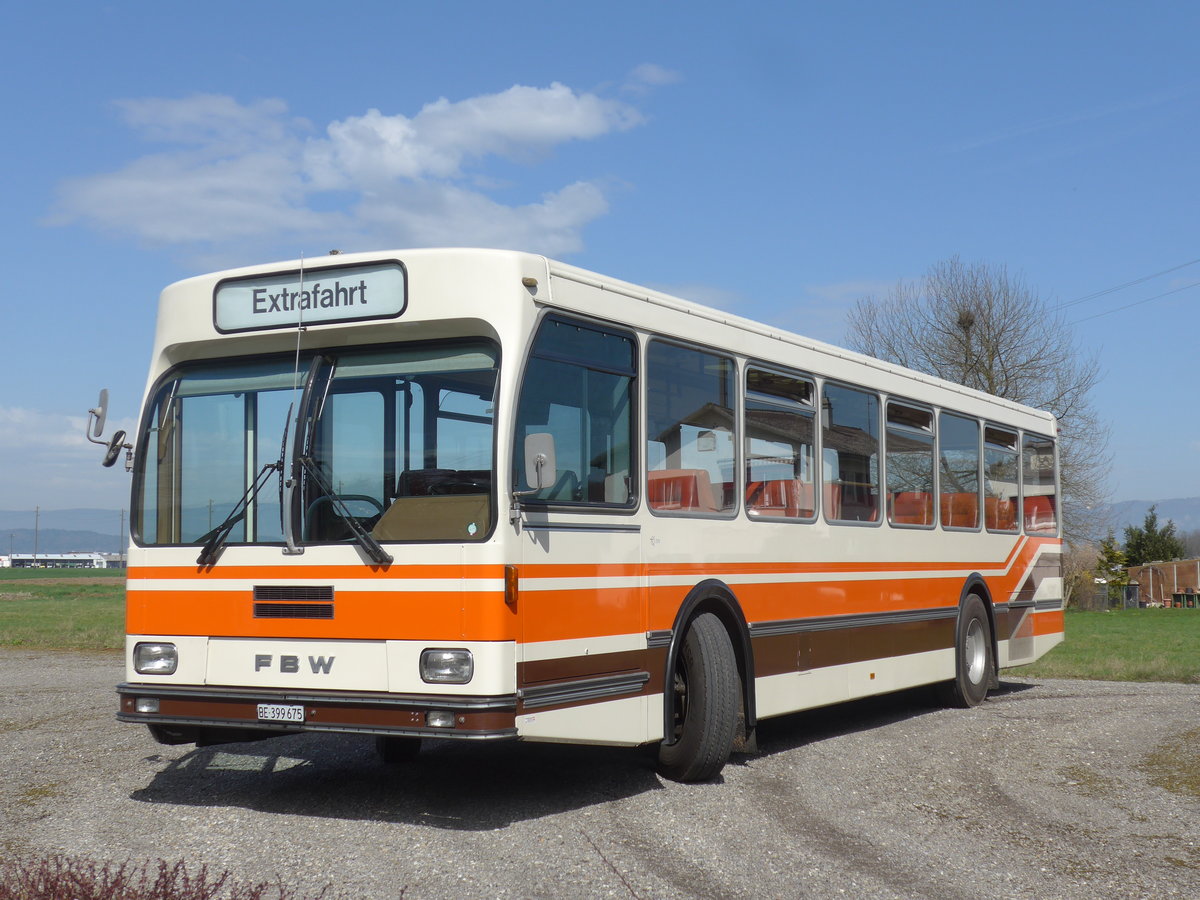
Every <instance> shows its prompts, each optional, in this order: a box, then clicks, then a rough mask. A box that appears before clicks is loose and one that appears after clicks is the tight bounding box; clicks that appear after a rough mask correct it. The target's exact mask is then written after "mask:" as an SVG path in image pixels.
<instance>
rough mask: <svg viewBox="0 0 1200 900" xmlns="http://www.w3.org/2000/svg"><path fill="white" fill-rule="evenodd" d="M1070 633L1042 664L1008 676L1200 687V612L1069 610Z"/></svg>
mask: <svg viewBox="0 0 1200 900" xmlns="http://www.w3.org/2000/svg"><path fill="white" fill-rule="evenodd" d="M1066 632H1067V639H1066V641H1065V642H1064V643H1062V644H1060V645H1059V646H1058V647H1055V648H1054V649H1053V650H1051V651H1050V653H1048V654H1047V655H1046V656H1044V657H1042V659H1041V660H1039V661H1038V662H1036V663H1034V664H1033V665H1032V666H1021V667H1020V668H1017V669H1010V670H1009V671H1011V672H1012V674H1014V675H1021V676H1027V677H1030V678H1091V679H1100V680H1104V681H1178V682H1183V683H1185V684H1197V683H1200V610H1197V609H1123V610H1114V611H1112V612H1078V611H1075V610H1068V611H1067V614H1066Z"/></svg>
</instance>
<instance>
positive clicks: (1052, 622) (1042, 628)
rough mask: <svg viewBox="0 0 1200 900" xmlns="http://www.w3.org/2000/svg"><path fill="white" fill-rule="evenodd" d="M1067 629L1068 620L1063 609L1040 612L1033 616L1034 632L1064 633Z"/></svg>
mask: <svg viewBox="0 0 1200 900" xmlns="http://www.w3.org/2000/svg"><path fill="white" fill-rule="evenodd" d="M1065 631H1066V621H1065V620H1064V618H1063V611H1062V610H1061V609H1052V610H1048V611H1046V612H1040V613H1037V614H1036V615H1034V617H1033V633H1034V634H1062V633H1064V632H1065Z"/></svg>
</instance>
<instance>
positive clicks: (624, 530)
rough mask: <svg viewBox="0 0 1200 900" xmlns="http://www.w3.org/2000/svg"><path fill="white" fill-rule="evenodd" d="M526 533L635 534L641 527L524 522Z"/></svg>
mask: <svg viewBox="0 0 1200 900" xmlns="http://www.w3.org/2000/svg"><path fill="white" fill-rule="evenodd" d="M521 527H522V528H524V529H525V530H526V531H584V532H589V533H592V534H637V533H638V532H640V531H641V530H642V526H641V525H584V524H575V523H573V522H530V521H529V520H525V522H523V523H522V526H521Z"/></svg>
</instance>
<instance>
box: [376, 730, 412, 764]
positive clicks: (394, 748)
mask: <svg viewBox="0 0 1200 900" xmlns="http://www.w3.org/2000/svg"><path fill="white" fill-rule="evenodd" d="M375 752H376V753H377V754H378V755H379V759H380V761H381V762H382V763H383V764H384V765H388V766H395V765H399V764H400V763H405V762H408V761H409V760H411V759H414V758H415V757H416V755H417V754H418V753H420V752H421V739H420V738H419V737H400V736H395V737H393V736H389V735H382V734H381V735H379V736H377V737H376V738H375Z"/></svg>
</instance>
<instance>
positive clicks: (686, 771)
mask: <svg viewBox="0 0 1200 900" xmlns="http://www.w3.org/2000/svg"><path fill="white" fill-rule="evenodd" d="M672 681H673V685H668V686H667V689H668V690H671V689H672V687H673V689H674V691H675V737H676V741H675V743H673V744H668V743H667V742H666V740H664V741H663V743H662V744H661V745H660V746H659V750H658V771H659V774H661V775H662V776H663V777H664V778H670V779H671V780H673V781H708V780H709V779H711V778H715V777H716V775H717V773H719V772H720V771H721V769H722V768H723V767H724V766H725V762H726V760H728V759H729V753H730V751H731V750H732V749H733V738H734V732H735V730H736V728H737V722H738V712H739V709H740V705H741V682H740V679H739V677H738V669H737V659H736V658H735V656H734V653H733V644H731V643H730V641H729V634H728V632H726V631H725V626H724V625H722V624H721V620H720V619H718V618H717V617H716V616H715V615H713V614H712V613H702V614H701V615H699V616H697V617H696V618H695V619H693V620H692V623H691V625H690V626H689V627H688V631H687V634H686V635H685V637H684V639H683V647H682V648H681V650H680V654H679V660H678V662H677V663H676V667H675V673H674V677H673V679H672ZM668 737H669V736H668Z"/></svg>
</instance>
